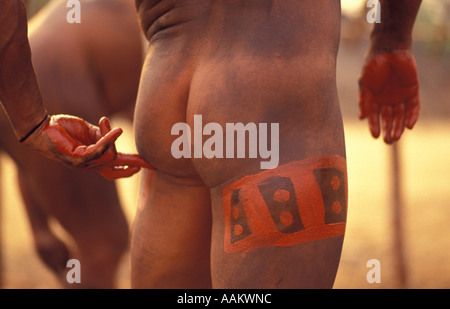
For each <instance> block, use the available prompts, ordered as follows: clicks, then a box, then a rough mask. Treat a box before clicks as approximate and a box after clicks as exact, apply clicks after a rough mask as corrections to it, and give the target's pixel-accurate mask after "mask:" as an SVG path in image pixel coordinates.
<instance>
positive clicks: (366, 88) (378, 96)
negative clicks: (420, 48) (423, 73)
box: [359, 50, 420, 144]
mask: <svg viewBox="0 0 450 309" xmlns="http://www.w3.org/2000/svg"><path fill="white" fill-rule="evenodd" d="M360 89H361V91H360V97H359V107H360V118H361V119H365V118H367V119H368V121H369V129H370V132H371V133H372V135H373V136H374V137H375V138H377V137H378V136H379V135H380V132H381V131H383V132H384V141H385V142H386V143H388V144H391V143H393V142H395V141H397V140H399V139H400V137H401V135H402V134H403V131H404V129H405V127H406V128H409V129H412V128H413V127H414V124H415V123H416V122H417V119H418V117H419V111H420V99H419V81H418V77H417V65H416V61H415V59H414V56H413V55H412V53H411V52H410V51H409V50H398V51H395V52H392V53H384V54H379V55H377V56H375V57H374V58H373V59H371V61H370V62H369V63H368V64H367V65H366V66H365V68H364V70H363V75H362V77H361V79H360ZM380 118H381V124H380ZM381 129H383V130H381Z"/></svg>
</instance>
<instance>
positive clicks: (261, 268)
mask: <svg viewBox="0 0 450 309" xmlns="http://www.w3.org/2000/svg"><path fill="white" fill-rule="evenodd" d="M211 192H212V193H211V195H212V201H213V233H212V235H213V236H212V237H213V241H212V274H213V278H214V279H215V280H214V281H213V284H214V286H215V287H219V288H220V287H222V288H224V287H226V288H331V287H332V286H333V282H334V279H335V275H336V271H337V268H338V264H339V259H340V253H341V248H342V242H343V237H344V233H345V225H346V214H347V176H346V160H345V158H344V157H341V156H338V155H319V156H313V157H308V158H305V159H301V160H296V161H292V162H290V163H287V164H284V165H280V166H278V167H277V168H275V169H271V170H266V171H260V172H256V173H254V174H252V173H249V174H247V175H245V176H243V177H241V176H238V177H236V179H233V180H231V181H229V182H227V183H225V184H223V185H220V186H217V187H215V188H213V189H212V190H211Z"/></svg>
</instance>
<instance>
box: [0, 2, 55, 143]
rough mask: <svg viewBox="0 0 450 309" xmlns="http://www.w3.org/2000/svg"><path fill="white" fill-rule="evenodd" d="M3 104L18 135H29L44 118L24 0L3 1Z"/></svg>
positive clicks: (0, 4) (0, 13) (0, 94)
mask: <svg viewBox="0 0 450 309" xmlns="http://www.w3.org/2000/svg"><path fill="white" fill-rule="evenodd" d="M0 101H1V102H2V104H3V106H4V107H5V109H6V112H7V114H8V116H9V118H10V121H11V124H12V126H13V128H14V131H15V133H16V136H17V137H18V138H19V139H20V138H22V137H24V136H25V135H27V134H28V133H29V132H30V131H31V130H32V129H33V128H34V127H35V126H36V125H37V124H39V123H40V122H41V121H42V120H43V119H44V117H45V115H46V113H47V111H46V109H45V107H44V105H43V102H42V98H41V95H40V92H39V87H38V84H37V80H36V76H35V73H34V69H33V66H32V63H31V51H30V46H29V42H28V34H27V15H26V10H25V7H24V6H23V4H22V2H21V0H1V1H0Z"/></svg>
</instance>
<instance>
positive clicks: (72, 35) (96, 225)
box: [0, 0, 143, 288]
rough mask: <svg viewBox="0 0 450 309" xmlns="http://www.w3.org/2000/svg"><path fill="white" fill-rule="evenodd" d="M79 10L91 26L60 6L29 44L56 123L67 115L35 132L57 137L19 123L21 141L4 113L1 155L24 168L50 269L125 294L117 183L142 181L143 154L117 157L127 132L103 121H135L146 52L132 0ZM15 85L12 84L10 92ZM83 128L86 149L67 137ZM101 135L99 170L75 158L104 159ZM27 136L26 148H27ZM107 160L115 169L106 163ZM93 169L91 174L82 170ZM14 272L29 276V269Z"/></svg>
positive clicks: (35, 228) (38, 24)
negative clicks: (75, 273)
mask: <svg viewBox="0 0 450 309" xmlns="http://www.w3.org/2000/svg"><path fill="white" fill-rule="evenodd" d="M80 2H81V4H82V7H83V10H82V13H83V19H82V21H83V23H82V24H77V25H73V24H68V23H67V20H66V13H67V7H66V2H65V1H55V2H51V3H50V4H48V5H47V6H45V7H44V8H43V9H42V10H41V11H40V12H39V13H38V14H37V15H35V16H34V17H33V18H32V19H31V20H30V21H29V33H28V37H29V41H30V45H31V52H32V59H33V66H34V69H35V71H36V76H37V79H38V82H39V90H40V93H41V96H42V101H43V102H45V106H46V109H47V110H48V112H49V113H50V114H51V115H58V116H53V117H51V118H50V117H45V120H46V121H44V123H42V124H41V126H39V127H38V128H36V129H35V130H34V131H36V133H37V131H39V130H43V129H45V130H47V131H48V132H46V133H45V134H42V135H40V134H35V135H33V134H32V136H27V134H26V133H27V132H26V131H27V130H32V127H33V126H35V125H36V123H35V122H34V120H33V121H30V120H28V121H30V123H29V127H26V130H25V129H24V130H19V129H20V127H21V126H20V125H19V123H18V120H17V119H16V129H17V130H16V131H15V132H14V131H13V130H11V126H10V123H9V121H10V120H11V119H8V118H7V116H6V115H5V113H4V112H3V111H0V128H1V130H0V131H1V134H0V149H1V151H2V152H5V153H7V154H8V155H9V156H10V158H11V159H12V160H13V161H14V163H15V165H16V166H17V172H18V173H17V178H18V181H19V187H20V193H21V197H22V199H23V202H24V203H23V204H24V206H25V210H26V215H27V219H28V222H29V226H30V233H31V235H30V236H32V239H33V244H32V246H33V248H35V250H36V253H37V254H38V256H39V258H40V259H41V261H42V262H43V265H45V266H47V267H48V268H49V270H50V271H51V272H52V274H54V275H55V276H56V277H57V278H58V279H59V280H58V281H59V282H60V283H61V286H63V287H67V288H113V287H116V286H117V285H116V284H117V281H116V274H117V270H118V266H119V263H120V262H121V261H122V258H123V254H124V253H125V252H126V250H127V248H128V239H129V226H128V222H127V218H126V216H125V213H124V211H123V209H122V206H123V205H122V203H121V202H122V201H121V200H120V198H119V194H118V188H117V186H116V183H115V182H113V181H110V180H111V179H115V178H117V177H122V176H123V177H126V176H130V175H131V174H133V173H135V172H136V171H137V170H138V168H137V166H140V165H142V159H141V158H140V157H138V156H136V155H134V154H130V155H128V154H123V153H121V152H117V155H116V152H115V147H114V144H112V141H113V140H117V139H118V140H119V142H120V139H121V138H123V137H122V136H121V135H120V133H121V132H122V130H121V129H120V128H111V126H110V125H109V120H108V117H102V116H104V115H108V116H111V115H116V114H117V113H121V117H122V118H123V117H126V118H127V119H130V118H131V116H132V110H133V107H134V102H135V99H136V91H137V87H138V83H139V74H140V68H141V65H142V57H143V56H142V53H143V45H142V40H141V35H140V31H139V26H138V22H137V19H136V11H135V7H134V3H132V2H130V1H129V0H99V1H89V0H86V1H85V0H81V1H80ZM0 15H1V12H0ZM94 30H95V31H94ZM0 40H1V39H0ZM55 47H57V48H55ZM0 61H1V60H0ZM2 69H8V68H7V67H6V68H5V67H2ZM1 72H2V70H0V74H1ZM12 81H14V80H13V79H11V78H9V79H8V80H7V82H9V84H8V85H10V86H11V82H12ZM0 87H1V86H0ZM13 89H14V88H13ZM33 89H34V88H32V87H31V88H30V91H31V93H29V95H30V97H34V95H33V96H32V95H31V94H32V93H33V92H32V91H33ZM80 89H82V91H80ZM22 93H23V94H26V92H24V91H23V92H22ZM13 94H14V93H13ZM10 96H11V94H10ZM25 98H26V96H25ZM9 102H13V101H9ZM17 102H26V101H17ZM38 102H39V101H35V103H38ZM44 111H45V110H44ZM61 114H65V115H64V117H62V116H60V115H61ZM69 114H70V115H77V116H79V117H81V118H82V119H81V118H79V117H74V116H69ZM22 116H25V115H22ZM40 116H41V115H40V114H39V113H37V115H36V119H35V121H36V122H37V123H39V121H42V120H44V118H42V119H41V120H39V119H38V117H40ZM42 117H44V116H43V115H42ZM99 119H100V121H99V122H100V123H97V121H98V120H99ZM91 124H97V125H91ZM74 126H77V127H78V128H76V130H77V131H79V132H80V133H82V134H76V135H75V136H78V137H79V138H80V140H81V141H82V142H80V140H78V141H77V140H75V139H74V134H72V133H71V134H70V135H68V134H67V135H66V133H65V132H66V131H67V130H70V129H71V128H73V127H74ZM63 128H64V129H63ZM80 129H81V130H80ZM34 131H33V132H34ZM14 133H16V135H15V134H14ZM55 135H56V136H57V137H58V136H59V137H60V138H62V139H63V141H64V143H62V144H61V143H60V144H59V146H61V145H64V147H66V148H67V149H65V150H64V149H62V150H61V151H58V150H56V147H57V144H58V142H57V141H56V143H54V142H52V141H51V140H50V139H49V137H50V136H53V138H55ZM60 135H62V136H60ZM102 135H109V136H111V143H110V146H109V148H107V150H106V152H105V155H104V156H103V157H100V158H99V159H94V160H92V162H90V161H89V162H86V161H84V160H83V159H82V157H78V158H77V157H76V156H80V155H81V156H83V155H84V154H88V152H89V151H91V152H92V153H95V151H96V150H95V149H94V150H93V149H92V148H95V147H98V144H99V143H95V142H94V141H96V140H97V139H98V138H100V139H101V138H104V137H102ZM23 137H25V140H24V141H23V142H22V144H21V143H19V142H18V139H19V138H23ZM28 138H31V139H36V140H35V142H36V141H37V140H39V139H41V140H42V142H43V145H44V147H49V148H50V149H49V150H48V153H47V156H57V157H58V158H60V159H63V160H65V163H64V164H60V162H61V161H60V159H58V160H57V161H54V160H48V159H47V158H46V157H44V156H42V154H44V155H45V153H44V152H42V150H44V149H42V148H41V149H38V151H30V148H29V147H28V145H27V142H30V141H31V140H28ZM27 140H28V141H27ZM91 141H92V143H91ZM24 144H26V145H24ZM100 145H102V144H100ZM104 145H105V146H106V144H104ZM102 147H103V146H102ZM92 150H93V151H92ZM71 153H72V154H73V155H70V154H71ZM115 155H116V157H115V159H114V156H115ZM70 156H72V158H70ZM99 161H100V162H99ZM101 161H104V162H108V163H106V164H101ZM66 163H67V164H68V166H70V168H67V165H66ZM134 163H136V164H134ZM74 164H79V166H78V167H75V166H74ZM84 164H88V167H82V166H83V165H84ZM127 164H131V165H133V166H131V167H129V165H127ZM80 166H81V167H80ZM122 166H123V167H124V168H123V170H120V169H121V168H122ZM126 166H128V168H126ZM105 177H106V179H105ZM17 206H19V205H17ZM50 220H51V221H50ZM55 221H56V222H58V224H59V225H61V227H62V228H64V230H65V231H67V233H68V235H70V240H71V241H70V242H67V239H66V238H61V237H60V234H59V233H58V231H55V230H54V229H53V225H51V224H50V222H55ZM74 245H75V246H74ZM71 258H76V259H78V260H80V262H81V266H82V267H81V277H82V281H81V283H79V284H68V283H67V280H66V274H67V267H66V263H67V261H68V260H69V259H71ZM14 271H15V272H17V273H21V270H20V269H14Z"/></svg>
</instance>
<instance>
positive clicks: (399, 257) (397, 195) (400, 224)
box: [391, 142, 408, 289]
mask: <svg viewBox="0 0 450 309" xmlns="http://www.w3.org/2000/svg"><path fill="white" fill-rule="evenodd" d="M391 149H392V150H391V161H392V182H393V183H392V202H393V205H392V224H393V227H392V232H393V237H392V239H393V243H392V245H393V257H394V267H395V274H396V280H397V285H398V288H400V289H405V288H407V286H408V275H407V267H406V258H405V248H404V240H405V236H404V233H403V230H404V215H405V214H404V201H403V192H402V177H401V176H402V166H401V150H400V145H399V143H398V142H397V143H395V144H394V145H393V146H392V147H391Z"/></svg>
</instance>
